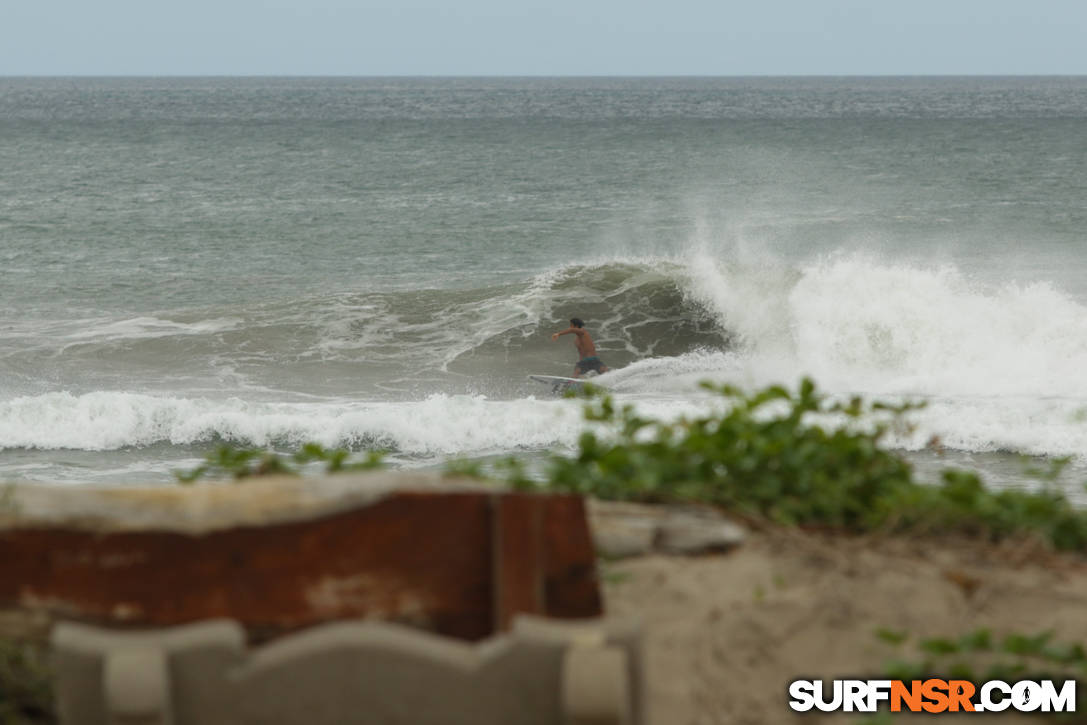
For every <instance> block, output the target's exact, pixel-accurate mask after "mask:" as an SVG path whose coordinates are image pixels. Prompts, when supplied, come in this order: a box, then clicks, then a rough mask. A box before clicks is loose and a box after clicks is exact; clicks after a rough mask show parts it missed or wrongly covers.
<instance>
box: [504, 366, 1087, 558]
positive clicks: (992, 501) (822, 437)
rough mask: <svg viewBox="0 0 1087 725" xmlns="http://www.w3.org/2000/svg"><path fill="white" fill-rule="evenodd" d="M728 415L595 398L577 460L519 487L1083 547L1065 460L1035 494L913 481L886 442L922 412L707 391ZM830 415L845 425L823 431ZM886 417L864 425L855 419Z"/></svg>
mask: <svg viewBox="0 0 1087 725" xmlns="http://www.w3.org/2000/svg"><path fill="white" fill-rule="evenodd" d="M705 387H706V388H708V389H710V390H713V391H715V392H717V393H719V394H721V395H723V396H724V397H725V398H726V399H727V403H728V405H727V408H726V412H724V413H723V414H719V415H707V416H703V417H699V418H694V419H683V420H680V421H678V422H675V423H663V422H660V421H654V420H649V419H646V418H642V417H640V416H638V415H637V413H635V411H634V409H633V407H632V406H629V405H627V406H623V407H621V408H618V407H616V405H615V403H614V401H613V400H612V399H611V398H610V397H608V396H604V397H597V398H595V399H591V400H590V401H589V403H588V405H587V408H586V418H587V419H588V420H590V421H594V422H596V423H599V424H601V425H602V426H603V430H602V431H586V432H585V433H583V434H582V435H581V438H580V440H579V442H578V451H577V453H576V455H574V456H573V457H566V456H559V455H554V456H552V458H551V460H550V461H549V464H548V467H547V473H546V476H545V479H544V480H543V481H542V482H532V481H529V480H527V479H526V477H525V476H524V475H523V472H519V471H518V470H517V469H516V467H513V469H512V470H513V475H510V476H507V480H508V481H509V482H511V483H513V484H514V485H519V486H522V487H525V486H528V487H538V488H542V489H547V490H559V491H571V492H576V493H583V494H588V495H593V496H598V497H600V498H606V499H628V500H636V501H645V502H658V501H700V502H705V503H710V504H715V505H719V506H722V507H724V508H727V509H729V510H731V511H734V512H738V513H743V514H749V515H755V516H759V517H766V518H769V519H771V520H774V521H777V522H780V523H784V524H801V525H815V526H829V527H834V528H839V529H844V530H849V531H871V530H892V531H902V530H909V531H920V532H930V533H962V534H967V535H972V536H980V537H986V538H989V539H992V540H999V539H1003V538H1008V537H1021V536H1037V537H1041V538H1043V539H1044V540H1046V541H1048V542H1049V543H1050V544H1052V545H1053V546H1055V547H1057V548H1060V549H1070V550H1087V512H1085V511H1083V510H1081V509H1077V508H1075V507H1074V506H1073V505H1072V504H1071V503H1070V502H1069V501H1068V499H1067V498H1066V497H1065V495H1064V494H1063V493H1062V492H1061V491H1059V490H1058V489H1057V488H1056V487H1055V485H1052V484H1053V481H1054V480H1055V479H1056V477H1057V475H1058V474H1059V472H1060V470H1061V468H1062V467H1063V465H1064V464H1065V463H1066V462H1067V461H1064V460H1060V461H1055V462H1054V464H1053V466H1052V468H1051V469H1050V470H1049V471H1046V472H1039V473H1038V476H1039V477H1040V478H1041V479H1042V481H1043V484H1044V485H1043V487H1042V489H1041V490H1040V491H1036V492H1027V491H1007V490H1006V491H993V490H990V489H987V488H986V487H985V486H984V485H983V483H982V481H981V479H980V478H979V477H978V475H977V474H976V473H973V472H969V471H960V470H947V471H945V472H944V473H943V477H942V481H940V482H939V483H936V484H923V483H920V482H918V481H917V480H915V478H914V475H913V471H912V469H911V467H910V465H909V464H908V463H907V462H906V461H905V460H903V459H902V458H901V457H900V456H897V455H895V454H894V453H893V452H890V451H888V450H886V449H885V448H883V447H882V446H881V445H880V444H881V442H882V439H883V438H884V437H885V436H886V435H887V433H888V432H889V431H891V430H893V429H901V428H905V427H906V422H905V419H904V416H905V415H906V413H908V412H909V411H910V410H912V409H914V408H915V407H916V406H913V405H909V404H906V405H887V404H883V403H878V402H876V403H865V402H864V401H862V400H860V399H859V398H855V399H853V400H851V401H849V402H848V403H846V404H842V403H833V402H830V401H828V400H827V399H826V398H825V396H822V395H820V394H819V393H818V392H817V390H816V387H815V384H814V383H813V382H812V381H810V380H804V381H802V382H801V384H800V386H799V389H798V390H797V392H795V393H792V392H790V391H788V390H786V389H785V388H782V387H779V386H773V387H770V388H767V389H765V390H762V391H758V392H756V393H754V394H750V395H748V394H744V393H743V392H741V391H739V390H737V389H736V388H733V387H730V386H718V387H715V386H711V385H706V386H705ZM828 416H831V417H834V418H835V422H836V423H840V422H841V418H842V417H844V418H845V421H846V424H845V425H834V426H833V427H832V428H830V429H828V428H825V427H824V426H823V425H821V424H820V423H819V421H820V420H823V419H825V418H827V417H828ZM862 417H863V418H864V419H865V420H868V421H871V420H872V419H873V418H877V419H879V420H880V421H881V422H879V423H877V424H875V425H874V426H872V425H869V426H868V427H867V428H862V427H860V426H859V425H855V424H850V423H857V422H858V421H859V419H861V418H862Z"/></svg>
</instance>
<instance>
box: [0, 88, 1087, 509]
mask: <svg viewBox="0 0 1087 725" xmlns="http://www.w3.org/2000/svg"><path fill="white" fill-rule="evenodd" d="M0 275H2V281H3V284H2V285H0V309H2V314H0V480H24V481H25V480H29V481H49V482H67V483H71V484H80V483H106V482H109V483H134V482H163V483H166V482H169V481H172V480H173V479H174V476H173V471H175V470H178V469H186V468H191V467H193V466H195V465H197V464H198V463H199V462H200V460H201V459H202V458H203V456H204V455H205V454H206V453H207V452H209V451H210V450H212V449H213V448H214V447H215V446H217V445H218V444H219V443H221V442H223V441H227V442H232V443H236V444H239V445H245V446H267V447H271V448H274V449H276V450H279V451H283V452H288V451H292V450H294V449H296V448H297V447H298V446H299V445H300V444H302V443H303V442H306V441H311V440H312V441H317V442H320V443H322V444H325V445H328V446H346V447H349V448H351V449H352V450H355V451H360V452H361V451H364V450H369V449H375V448H377V449H382V450H386V451H388V461H389V463H390V465H392V466H397V467H430V468H433V467H440V466H442V465H443V463H444V461H446V460H448V459H451V458H469V459H483V460H488V459H490V458H492V457H495V456H503V455H506V454H510V453H513V454H517V455H523V456H526V457H528V458H529V459H530V460H533V459H535V460H538V459H539V458H540V457H542V455H543V454H544V453H545V452H546V451H549V450H554V451H558V452H570V451H572V450H573V447H574V446H575V445H576V441H577V437H578V435H579V433H580V432H581V430H582V429H583V426H584V423H583V422H582V418H581V413H580V410H581V404H580V403H579V402H577V401H572V400H563V399H556V398H553V397H552V396H551V395H549V394H548V391H547V390H546V389H545V388H544V387H542V386H540V385H539V384H537V383H534V382H532V381H529V380H528V379H527V377H526V376H527V375H528V374H530V373H537V374H549V375H570V374H571V373H572V372H573V364H574V362H575V353H574V350H573V346H572V344H571V343H570V339H571V338H569V337H564V338H560V339H559V341H558V342H552V341H551V339H550V335H551V333H552V332H555V331H557V330H560V329H563V328H564V327H566V326H567V324H568V322H567V320H568V319H569V318H570V317H575V316H576V317H580V318H582V319H584V320H585V322H586V328H587V329H588V330H589V331H590V332H591V333H592V335H593V336H594V338H595V340H596V342H597V346H598V350H599V353H600V357H601V358H602V359H603V360H604V362H605V363H606V364H607V365H609V366H610V367H612V368H613V371H612V372H610V373H608V374H607V375H606V376H605V377H604V378H602V379H601V382H604V383H606V384H607V385H608V386H609V387H610V388H611V390H612V392H613V394H614V395H615V397H616V398H617V399H618V400H620V401H622V402H629V403H632V404H634V405H635V406H636V407H637V408H638V409H639V410H642V411H644V412H647V413H649V414H652V415H655V416H658V417H661V418H665V419H675V418H677V417H679V416H683V415H692V414H698V413H700V412H704V411H706V410H710V409H713V408H714V406H719V402H718V401H717V400H716V399H714V398H713V397H710V396H708V395H707V394H706V393H704V392H703V391H700V390H699V389H698V387H697V383H698V382H699V381H701V380H713V381H717V382H731V383H734V384H737V385H741V386H745V387H749V388H754V387H758V386H762V385H767V384H770V383H784V384H787V385H795V384H796V383H797V381H798V380H799V379H800V378H801V377H802V376H804V375H810V376H811V377H813V378H814V379H815V381H816V382H817V383H818V384H819V386H820V388H821V389H822V390H824V391H825V392H827V393H828V394H830V395H832V396H850V395H854V394H862V395H865V396H868V397H870V398H874V399H882V400H891V401H902V400H915V401H921V402H924V403H925V404H926V406H925V407H924V408H923V409H922V410H919V411H916V412H915V413H913V414H912V415H911V421H912V423H913V425H914V427H913V430H912V431H910V432H908V433H902V434H899V435H897V436H896V437H892V438H891V439H889V440H888V445H890V446H891V447H894V448H896V449H898V450H901V451H902V452H903V453H904V454H905V455H907V456H909V457H910V459H911V460H912V461H914V462H915V463H916V464H917V465H918V467H919V468H920V469H922V470H923V471H935V470H938V468H940V467H942V466H944V465H958V466H969V467H974V468H977V469H979V470H980V471H981V472H982V474H983V476H984V477H985V480H986V481H987V482H989V484H990V485H993V486H1021V485H1031V479H1030V477H1029V476H1027V475H1026V474H1025V473H1024V467H1025V466H1026V465H1028V464H1033V465H1035V466H1037V465H1039V464H1041V465H1044V464H1046V462H1047V461H1049V460H1051V459H1053V458H1057V457H1063V456H1070V457H1071V458H1072V464H1071V467H1070V469H1069V471H1068V472H1067V473H1066V476H1065V485H1067V486H1069V489H1070V490H1071V491H1072V492H1073V494H1074V495H1077V496H1078V495H1079V494H1078V491H1079V489H1080V487H1081V483H1082V482H1083V481H1085V480H1087V78H1082V77H1051V78H1050V77H1045V78H1029V77H1010V78H997V77H991V78H989V77H985V78H979V77H962V78H954V77H946V78H945V77H936V78H88V77H75V78H13V77H9V78H0ZM935 442H938V445H933V443H935Z"/></svg>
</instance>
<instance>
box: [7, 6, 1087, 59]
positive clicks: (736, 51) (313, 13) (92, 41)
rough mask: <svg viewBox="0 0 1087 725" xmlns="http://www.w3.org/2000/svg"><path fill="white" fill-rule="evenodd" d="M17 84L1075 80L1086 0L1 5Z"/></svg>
mask: <svg viewBox="0 0 1087 725" xmlns="http://www.w3.org/2000/svg"><path fill="white" fill-rule="evenodd" d="M5 5H6V6H7V7H5V8H4V9H3V12H2V13H0V76H13V75H362V76H373V75H545V76H555V75H931V74H939V75H1033V74H1061V75H1064V74H1070V75H1078V74H1087V0H1025V1H1018V0H1016V1H1012V0H910V2H903V1H901V0H899V1H897V2H890V1H889V0H868V1H863V0H743V2H739V1H736V0H717V1H716V2H714V1H713V0H697V1H696V0H653V1H652V2H643V1H641V0H576V1H575V0H553V1H552V2H546V3H545V2H537V1H536V0H531V1H529V2H518V0H459V1H458V2H439V1H437V0H399V1H394V0H385V1H378V0H355V1H354V2H352V1H351V0H268V1H265V2H261V1H259V0H185V2H178V1H177V0H175V1H174V2H170V3H164V2H155V1H154V0H99V1H96V2H87V0H51V1H50V2H25V1H24V2H18V1H17V0H6V2H5Z"/></svg>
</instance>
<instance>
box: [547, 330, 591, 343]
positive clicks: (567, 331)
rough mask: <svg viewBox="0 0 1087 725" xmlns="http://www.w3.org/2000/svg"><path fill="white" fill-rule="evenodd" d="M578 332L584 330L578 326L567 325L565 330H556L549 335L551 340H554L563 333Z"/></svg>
mask: <svg viewBox="0 0 1087 725" xmlns="http://www.w3.org/2000/svg"><path fill="white" fill-rule="evenodd" d="M579 332H584V330H582V329H581V328H578V327H567V328H566V329H565V330H563V331H562V332H556V333H555V334H554V335H552V336H551V340H552V341H554V340H558V339H559V338H560V337H562V336H563V335H569V334H574V335H576V334H578V333H579Z"/></svg>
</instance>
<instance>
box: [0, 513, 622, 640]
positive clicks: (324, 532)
mask: <svg viewBox="0 0 1087 725" xmlns="http://www.w3.org/2000/svg"><path fill="white" fill-rule="evenodd" d="M594 560H595V556H594V551H593V547H592V543H591V539H590V536H589V530H588V524H587V522H586V517H585V511H584V506H583V503H582V501H581V499H580V498H578V497H575V496H566V495H533V494H522V493H463V492H458V493H429V492H428V493H417V492H400V493H395V494H391V495H389V496H388V497H385V498H382V499H381V500H379V501H376V502H373V503H370V504H369V505H364V506H359V507H357V508H352V509H349V510H346V511H340V512H337V513H332V514H329V515H325V516H319V517H315V518H312V519H309V520H304V521H292V522H286V523H271V524H265V525H261V526H239V527H236V528H226V529H221V530H216V531H210V532H207V533H204V534H200V535H193V534H188V533H178V532H171V531H119V532H109V531H101V530H97V531H84V530H79V529H76V528H71V527H67V528H52V527H35V528H19V527H17V526H16V527H8V528H5V529H2V530H0V605H3V606H14V607H19V608H22V609H29V610H39V611H46V612H48V613H50V614H52V615H57V616H64V617H67V618H73V619H79V620H83V621H89V622H97V623H108V624H114V625H131V626H164V625H173V624H180V623H184V622H191V621H195V620H199V619H206V618H211V617H230V618H233V619H236V620H238V621H240V622H242V623H243V624H244V626H246V627H247V629H248V630H249V632H250V635H251V636H252V637H254V638H256V639H265V638H267V637H269V636H275V635H276V634H279V633H283V632H288V631H292V630H295V629H298V628H301V627H305V626H309V625H312V624H315V623H319V622H325V621H330V620H336V619H344V618H352V617H373V618H379V619H386V620H393V621H399V622H405V623H410V624H414V625H416V626H420V627H423V628H426V629H429V630H432V631H436V632H439V633H442V634H446V635H450V636H455V637H460V638H465V639H479V638H482V637H485V636H487V635H489V634H492V633H493V632H494V631H495V629H496V627H504V626H505V625H507V624H508V622H509V621H510V618H511V617H512V615H513V614H515V613H518V612H522V611H523V612H532V613H536V614H542V615H545V616H553V617H562V618H580V617H591V616H596V615H599V614H600V612H601V605H600V596H599V590H598V588H597V583H596V579H595V570H594Z"/></svg>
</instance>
